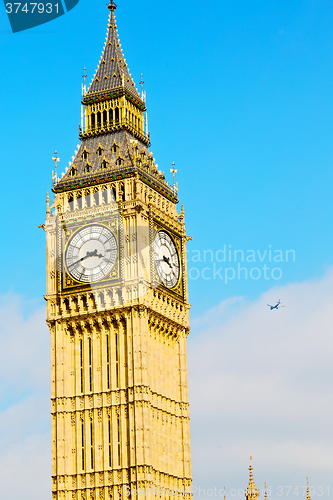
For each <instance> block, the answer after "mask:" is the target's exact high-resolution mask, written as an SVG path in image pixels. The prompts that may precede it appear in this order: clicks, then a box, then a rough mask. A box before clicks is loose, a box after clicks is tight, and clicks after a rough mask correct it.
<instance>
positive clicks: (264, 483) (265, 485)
mask: <svg viewBox="0 0 333 500" xmlns="http://www.w3.org/2000/svg"><path fill="white" fill-rule="evenodd" d="M264 485H265V498H266V499H267V484H266V481H264Z"/></svg>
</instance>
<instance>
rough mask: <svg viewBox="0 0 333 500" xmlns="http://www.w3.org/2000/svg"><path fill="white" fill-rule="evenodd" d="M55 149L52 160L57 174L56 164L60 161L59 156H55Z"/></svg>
mask: <svg viewBox="0 0 333 500" xmlns="http://www.w3.org/2000/svg"><path fill="white" fill-rule="evenodd" d="M57 154H58V153H57V150H55V152H54V158H52V161H54V166H55V174H56V175H57V164H58V162H59V161H60V158H58V156H57Z"/></svg>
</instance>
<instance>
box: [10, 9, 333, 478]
mask: <svg viewBox="0 0 333 500" xmlns="http://www.w3.org/2000/svg"><path fill="white" fill-rule="evenodd" d="M105 3H106V2H105V1H97V0H80V2H79V4H78V6H77V7H75V8H74V9H73V10H72V11H71V12H69V13H68V14H66V15H65V16H62V17H61V18H59V19H57V20H54V21H52V22H51V23H48V24H45V25H43V26H41V27H38V28H34V29H32V30H29V31H26V32H21V33H17V34H12V33H11V31H10V26H9V22H8V19H7V18H6V14H5V9H4V7H3V6H1V8H0V60H1V69H2V78H1V86H2V100H1V101H2V102H1V120H0V133H1V146H2V147H1V152H2V162H1V163H2V194H1V197H0V208H1V213H2V232H3V235H4V236H3V239H2V242H3V243H2V245H1V247H0V259H1V260H0V262H1V281H0V294H2V296H5V297H8V293H10V294H12V295H11V296H19V297H21V299H20V301H19V304H20V305H19V306H17V307H18V309H19V310H20V311H21V314H22V315H23V318H27V317H31V314H35V311H39V309H38V308H39V307H43V305H44V304H43V302H44V301H43V293H45V265H44V262H45V235H44V232H43V231H42V230H41V229H38V225H39V224H42V223H43V221H44V217H45V197H46V191H47V190H49V189H50V181H51V171H52V168H53V164H52V161H51V158H52V156H53V153H54V150H55V149H57V150H58V153H59V156H60V158H61V163H60V171H61V170H63V169H64V168H65V166H66V165H67V164H68V161H69V160H70V159H71V156H72V155H73V153H74V150H75V149H76V145H77V144H78V138H77V135H78V124H79V121H80V92H81V82H82V78H81V75H83V67H84V66H85V67H86V68H87V72H88V76H89V78H91V77H92V76H93V73H94V71H95V69H96V66H97V62H98V60H99V57H100V55H101V50H102V46H103V43H104V37H105V32H106V26H107V9H106V8H105ZM116 16H117V22H118V30H119V35H120V41H121V43H122V48H123V50H124V53H125V57H126V60H127V62H128V65H129V68H130V71H131V73H132V76H133V78H134V81H135V82H136V84H137V86H138V82H139V81H140V75H141V73H143V79H144V81H145V90H146V92H147V105H148V118H149V129H150V131H151V139H152V147H151V150H152V151H153V153H154V157H155V158H156V161H157V163H158V164H159V168H160V169H162V170H164V171H165V172H166V175H167V178H168V180H169V181H170V182H171V181H172V176H171V174H170V172H169V169H170V168H171V164H172V162H173V161H174V162H175V163H176V168H177V169H178V174H177V180H178V182H179V189H180V191H179V194H180V200H181V202H183V203H184V205H185V212H186V226H187V232H188V234H189V235H191V236H192V237H193V241H192V242H190V243H189V264H188V265H189V269H194V271H193V270H192V274H191V276H192V277H195V276H198V278H197V279H191V280H190V302H191V304H192V310H191V317H192V324H193V326H192V333H193V339H198V340H196V342H200V339H203V338H205V337H204V335H205V334H207V335H208V333H207V332H208V330H207V329H206V330H205V329H202V328H201V327H200V324H201V323H200V322H201V321H203V319H202V318H205V317H206V316H205V315H207V314H208V313H207V311H208V310H213V311H216V310H217V311H220V307H221V304H226V302H225V301H228V300H230V299H231V298H233V297H241V298H242V301H244V302H242V303H244V304H248V307H250V310H252V309H251V308H252V307H255V305H256V304H257V302H258V301H259V303H261V304H262V308H263V309H264V308H265V307H266V305H265V303H266V302H267V301H268V302H274V301H275V300H277V299H279V298H280V299H281V300H284V298H283V296H282V295H281V294H282V293H284V292H285V291H286V290H289V288H288V287H290V286H295V287H296V288H295V290H297V293H301V291H302V286H301V284H302V283H312V282H317V281H316V280H319V281H320V280H323V281H322V282H323V283H326V281H325V279H326V278H325V276H327V274H326V273H327V272H328V270H329V268H330V266H331V265H332V260H333V259H332V255H333V240H332V237H331V228H332V222H333V220H332V218H333V201H332V195H331V193H332V182H333V173H332V172H333V169H332V165H333V144H332V136H333V92H332V88H333V86H332V83H333V35H332V33H333V29H332V28H333V4H332V3H331V2H329V1H326V0H302V1H299V0H295V1H293V2H290V1H285V0H276V1H273V0H265V1H263V0H257V1H253V2H249V1H245V0H244V1H241V0H234V1H232V2H230V1H229V2H227V1H217V0H211V1H209V2H204V3H203V2H199V1H197V0H194V1H192V2H190V1H188V0H185V1H182V2H174V3H167V2H161V1H152V0H145V1H143V2H140V3H138V2H133V1H125V0H123V1H121V0H119V1H118V9H117V11H116ZM224 245H226V249H227V250H229V249H230V248H231V250H242V251H243V252H244V256H246V255H249V254H248V253H247V251H248V250H253V251H254V252H255V255H256V262H245V263H241V264H242V266H243V267H244V266H245V267H246V269H247V273H248V279H245V278H244V276H245V271H243V275H242V274H241V277H240V279H238V278H237V266H238V262H235V259H234V258H233V254H232V259H231V260H232V261H231V262H219V261H218V259H217V258H216V252H218V251H219V250H220V251H221V250H223V249H224ZM229 245H230V246H229ZM204 250H210V251H211V252H212V254H213V261H211V253H208V252H207V253H206V262H203V260H204ZM269 250H271V251H272V252H274V250H281V252H282V255H284V256H285V252H286V250H293V251H294V252H295V260H293V259H292V260H289V262H285V261H284V262H282V261H278V262H274V263H273V262H269V260H268V256H269ZM258 251H259V253H260V256H261V257H263V256H264V255H265V257H264V258H263V262H261V261H260V258H259V254H258ZM265 251H266V254H265V253H264V252H265ZM198 252H200V256H201V262H197V261H193V256H194V255H196V256H198V255H199V253H198ZM217 255H218V256H220V257H219V258H221V253H220V254H217ZM238 255H240V254H238ZM274 255H277V254H274V253H273V256H274ZM284 260H285V259H284ZM263 265H266V266H267V267H268V268H269V272H268V275H267V276H270V279H265V278H264V274H263V271H262V267H263ZM214 266H215V267H214ZM274 267H276V268H278V269H280V270H281V273H282V274H281V273H280V272H279V271H275V276H280V274H281V277H280V279H274V278H272V277H271V275H270V272H271V270H272V269H273V268H274ZM205 268H206V271H204V269H205ZM220 268H222V271H221V274H220V275H221V276H222V277H224V279H220V277H219V276H220V275H219V274H217V275H216V276H215V279H213V277H214V274H213V273H214V270H215V273H216V271H218V270H219V269H220ZM225 268H229V271H227V273H228V276H229V277H230V276H232V275H233V271H232V269H233V270H234V271H235V277H234V278H233V279H229V281H227V283H226V282H225V272H226V271H225ZM253 268H258V269H259V270H260V273H261V275H260V277H259V278H258V279H252V278H251V277H250V276H249V275H250V272H251V270H252V269H253ZM202 272H204V275H203V274H202ZM198 273H199V274H198ZM252 275H253V276H254V277H258V271H254V272H253V274H252ZM204 277H206V279H205V278H204ZM208 278H210V279H208ZM297 283H299V284H300V288H297V286H296V284H297ZM293 284H295V285H293ZM304 286H305V285H304ZM323 286H324V285H323ZM325 286H326V285H325ZM325 286H324V289H325V290H326V288H325ZM328 289H329V288H328ZM286 293H287V292H286ZM6 294H7V295H6ZM280 295H281V296H280ZM263 298H264V299H263ZM300 299H302V297H300ZM6 300H7V298H6ZM308 300H310V301H311V296H308ZM260 301H261V302H260ZM227 303H228V302H227ZM244 307H247V306H245V305H244ZM289 307H290V306H289ZM304 307H307V304H304ZM214 308H215V309H214ZM287 308H288V304H286V309H287ZM318 308H319V304H318ZM318 310H319V309H318ZM226 311H227V312H226V313H225V314H226V315H227V318H228V319H227V320H226V321H230V322H231V323H232V318H234V317H237V315H238V314H241V312H240V311H239V310H238V309H237V308H236V309H234V308H231V309H230V308H229V307H227V309H226ZM265 313H266V311H265ZM325 317H326V316H325ZM219 318H220V319H219V320H220V322H223V321H224V319H223V321H222V319H221V316H219ZM223 318H224V316H223ZM258 318H259V319H258V321H259V324H260V325H261V322H260V316H258ZM299 318H301V313H300V316H299ZM328 318H329V316H328ZM22 321H23V320H22ZM27 321H28V320H27ZM286 321H287V320H286ZM327 321H331V318H329V319H328V320H327ZM287 326H288V323H287V324H286V325H285V327H286V328H287ZM207 328H208V327H207ZM205 332H206V333H205ZM314 333H315V332H314ZM4 335H5V333H4ZM299 341H300V342H301V340H299ZM190 342H191V340H190ZM193 342H194V340H193ZM6 384H8V387H7V385H6ZM2 385H3V387H7V392H6V391H5V393H6V394H8V391H9V390H11V389H12V385H10V384H9V383H8V381H7V380H6V378H4V379H3V382H2ZM34 388H35V385H34V383H33V382H32V385H31V391H32V392H33V391H34V390H35V389H34ZM14 390H16V389H14ZM24 390H25V389H24ZM36 390H37V389H36ZM38 390H39V389H38ZM43 390H46V389H45V388H44V389H43ZM37 392H38V391H37ZM28 393H29V391H28ZM28 393H25V394H28ZM192 393H193V391H192ZM3 394H4V393H3ZM18 394H20V396H19V395H18V396H17V400H19V399H20V397H21V396H22V394H23V393H22V392H20V391H19V392H18ZM6 398H7V396H6ZM14 399H15V398H14ZM4 401H5V403H3V404H2V405H1V408H4V406H6V401H7V399H4ZM12 403H13V400H12V398H11V399H8V405H7V406H9V405H10V404H12ZM193 418H194V419H195V418H196V417H195V415H194V417H193V416H192V420H193ZM195 422H196V421H195ZM198 422H199V420H198ZM193 425H194V428H195V423H194V424H193ZM192 448H193V446H192ZM198 450H199V448H198ZM194 453H195V448H194ZM246 453H247V452H246ZM195 456H199V451H197V453H196V455H195ZM246 456H247V455H246ZM196 463H197V462H196ZM199 469H200V467H199V465H198V466H197V469H196V470H199ZM235 477H236V476H235Z"/></svg>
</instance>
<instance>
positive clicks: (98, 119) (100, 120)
mask: <svg viewBox="0 0 333 500" xmlns="http://www.w3.org/2000/svg"><path fill="white" fill-rule="evenodd" d="M101 123H102V116H101V112H100V111H98V113H97V127H98V128H101Z"/></svg>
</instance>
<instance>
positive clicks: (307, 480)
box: [306, 477, 311, 500]
mask: <svg viewBox="0 0 333 500" xmlns="http://www.w3.org/2000/svg"><path fill="white" fill-rule="evenodd" d="M306 484H307V488H306V500H311V497H310V490H309V478H308V477H307V478H306Z"/></svg>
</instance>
